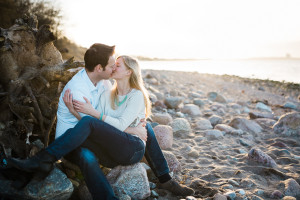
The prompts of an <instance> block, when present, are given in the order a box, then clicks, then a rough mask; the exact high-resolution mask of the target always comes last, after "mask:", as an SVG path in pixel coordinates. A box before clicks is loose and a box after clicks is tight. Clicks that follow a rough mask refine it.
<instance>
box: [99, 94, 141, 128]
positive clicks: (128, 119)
mask: <svg viewBox="0 0 300 200" xmlns="http://www.w3.org/2000/svg"><path fill="white" fill-rule="evenodd" d="M141 110H143V111H144V110H145V103H144V95H143V93H142V92H141V91H139V90H137V91H136V92H135V93H134V94H133V95H132V96H130V97H129V98H128V100H127V102H126V108H125V110H124V112H122V114H121V115H120V116H119V117H117V118H114V117H111V116H104V117H105V118H104V121H105V122H106V123H108V124H110V125H112V126H114V127H116V128H117V129H119V130H121V131H124V130H125V129H126V128H127V127H128V126H129V125H130V124H131V123H132V122H134V120H136V119H137V117H138V116H139V114H140V112H141Z"/></svg>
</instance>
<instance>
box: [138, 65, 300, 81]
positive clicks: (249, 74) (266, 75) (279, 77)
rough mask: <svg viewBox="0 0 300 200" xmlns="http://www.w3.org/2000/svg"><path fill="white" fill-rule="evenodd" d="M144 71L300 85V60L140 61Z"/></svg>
mask: <svg viewBox="0 0 300 200" xmlns="http://www.w3.org/2000/svg"><path fill="white" fill-rule="evenodd" d="M140 65H141V68H142V69H154V70H171V71H187V72H199V73H206V74H218V75H224V74H227V75H236V76H240V77H245V78H258V79H269V80H275V81H284V82H292V83H298V84H299V83H300V59H240V60H163V61H157V60H155V61H140Z"/></svg>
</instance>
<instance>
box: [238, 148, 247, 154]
mask: <svg viewBox="0 0 300 200" xmlns="http://www.w3.org/2000/svg"><path fill="white" fill-rule="evenodd" d="M239 152H240V153H241V154H244V153H247V151H245V150H244V149H239Z"/></svg>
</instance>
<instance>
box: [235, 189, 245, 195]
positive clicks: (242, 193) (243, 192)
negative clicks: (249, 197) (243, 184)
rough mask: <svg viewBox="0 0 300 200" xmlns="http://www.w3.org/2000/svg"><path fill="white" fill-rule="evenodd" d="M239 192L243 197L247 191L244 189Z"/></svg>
mask: <svg viewBox="0 0 300 200" xmlns="http://www.w3.org/2000/svg"><path fill="white" fill-rule="evenodd" d="M237 192H238V193H239V194H240V195H243V196H244V195H245V194H246V192H245V190H243V189H238V190H237Z"/></svg>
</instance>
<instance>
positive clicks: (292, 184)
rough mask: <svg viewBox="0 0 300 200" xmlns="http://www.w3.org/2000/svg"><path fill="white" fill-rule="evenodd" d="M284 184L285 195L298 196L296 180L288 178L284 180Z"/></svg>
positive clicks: (298, 190)
mask: <svg viewBox="0 0 300 200" xmlns="http://www.w3.org/2000/svg"><path fill="white" fill-rule="evenodd" d="M284 185H285V188H284V194H285V195H286V196H292V197H299V198H300V185H299V184H298V183H297V181H295V179H292V178H289V179H287V180H285V181H284ZM297 199H298V198H297Z"/></svg>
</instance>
